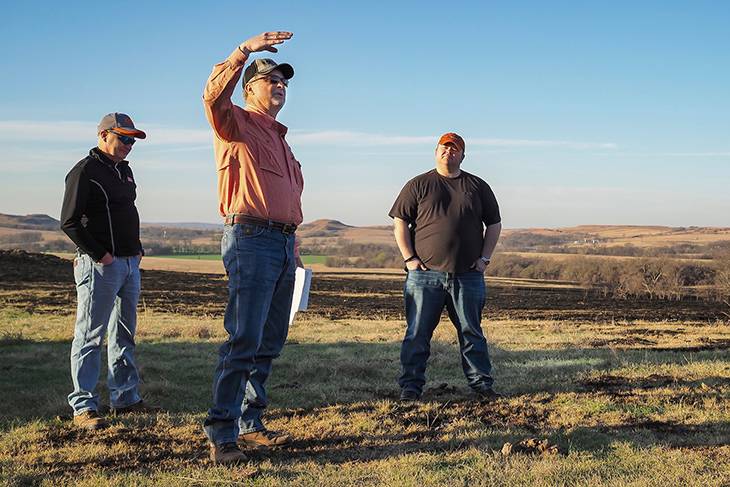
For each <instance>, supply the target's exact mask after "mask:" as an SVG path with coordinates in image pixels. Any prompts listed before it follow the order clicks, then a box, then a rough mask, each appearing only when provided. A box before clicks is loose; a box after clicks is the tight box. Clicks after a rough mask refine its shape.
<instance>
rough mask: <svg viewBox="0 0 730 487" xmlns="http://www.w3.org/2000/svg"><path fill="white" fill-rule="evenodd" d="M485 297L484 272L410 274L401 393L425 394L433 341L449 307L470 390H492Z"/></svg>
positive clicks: (399, 382) (407, 280)
mask: <svg viewBox="0 0 730 487" xmlns="http://www.w3.org/2000/svg"><path fill="white" fill-rule="evenodd" d="M486 295H487V290H486V285H485V284H484V276H483V275H482V273H481V272H477V271H472V272H464V273H459V274H451V273H447V272H441V271H432V270H428V271H408V277H407V278H406V284H405V289H404V296H405V302H406V323H407V328H406V334H405V337H404V338H403V344H402V345H401V353H400V361H401V367H402V369H401V376H400V378H399V380H398V384H399V385H400V387H401V389H407V390H411V391H414V392H416V393H417V394H419V395H420V394H421V393H422V392H423V386H424V384H425V383H426V361H427V360H428V357H429V355H430V354H431V337H432V336H433V332H434V330H435V329H436V326H437V325H438V323H439V320H440V318H441V312H442V311H443V309H444V306H446V309H447V310H448V313H449V318H450V319H451V322H452V323H453V324H454V327H456V333H457V335H458V337H459V347H460V350H461V366H462V368H463V369H464V375H465V376H466V380H467V382H468V384H469V387H471V388H472V389H474V390H476V391H479V390H484V389H488V388H490V387H492V383H493V382H494V381H493V379H492V376H491V373H492V364H491V362H490V361H489V351H488V349H487V340H486V338H485V337H484V333H483V332H482V327H481V324H480V322H481V316H482V309H483V308H484V301H485V299H486Z"/></svg>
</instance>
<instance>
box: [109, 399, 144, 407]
mask: <svg viewBox="0 0 730 487" xmlns="http://www.w3.org/2000/svg"><path fill="white" fill-rule="evenodd" d="M141 402H142V398H141V397H140V398H139V399H138V400H137V401H133V402H130V403H129V404H112V405H111V407H112V408H113V409H123V408H128V407H130V406H134V405H135V404H139V403H141Z"/></svg>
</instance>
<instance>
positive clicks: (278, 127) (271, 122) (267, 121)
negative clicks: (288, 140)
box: [246, 105, 289, 137]
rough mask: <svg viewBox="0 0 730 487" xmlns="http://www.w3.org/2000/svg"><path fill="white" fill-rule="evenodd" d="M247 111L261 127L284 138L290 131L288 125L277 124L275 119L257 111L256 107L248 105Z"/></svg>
mask: <svg viewBox="0 0 730 487" xmlns="http://www.w3.org/2000/svg"><path fill="white" fill-rule="evenodd" d="M246 111H247V112H249V113H251V114H252V115H253V116H254V120H256V122H257V123H258V124H259V125H261V126H263V127H265V128H267V129H270V130H275V131H276V132H278V133H279V135H281V136H282V137H284V136H285V135H286V133H287V131H288V130H289V128H288V127H287V126H286V125H284V124H283V123H281V122H277V121H276V119H275V118H274V117H272V116H271V115H269V114H268V113H266V112H263V111H261V110H259V109H257V108H256V107H253V106H250V105H246Z"/></svg>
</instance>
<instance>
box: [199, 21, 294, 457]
mask: <svg viewBox="0 0 730 487" xmlns="http://www.w3.org/2000/svg"><path fill="white" fill-rule="evenodd" d="M291 37H292V33H291V32H283V31H278V32H264V33H263V34H259V35H257V36H254V37H251V38H250V39H248V40H246V41H244V42H243V43H242V44H240V45H239V46H237V47H236V48H235V49H234V50H233V52H232V53H231V55H230V56H228V58H227V59H226V60H225V61H223V62H222V63H220V64H216V65H215V66H214V67H213V72H212V74H211V75H210V78H208V82H207V84H206V86H205V91H204V93H203V104H204V106H205V115H206V117H207V119H208V122H209V123H210V125H211V127H212V128H213V134H214V139H213V145H214V150H215V160H216V167H217V171H218V194H219V201H220V214H221V216H222V217H223V218H224V221H225V227H224V232H223V239H222V241H221V254H222V256H223V264H224V266H225V268H226V273H227V274H228V290H229V297H228V305H227V307H226V313H225V317H224V319H223V326H224V327H225V329H226V331H227V332H228V340H227V341H226V342H225V343H224V344H223V345H222V346H221V347H220V350H219V360H218V366H217V368H216V370H215V376H214V381H213V406H212V407H211V408H210V409H209V410H208V417H207V418H206V420H205V423H204V429H205V432H206V435H207V436H208V439H209V440H210V444H211V451H210V458H211V460H212V461H213V462H214V463H237V462H240V461H242V460H245V458H246V456H245V455H244V453H243V452H242V451H241V450H240V449H239V447H238V444H239V443H240V444H241V445H242V446H245V447H249V448H262V447H263V448H270V447H276V446H284V445H287V444H288V443H290V441H291V439H290V437H289V435H288V434H286V433H280V432H275V431H271V430H268V429H267V428H266V427H265V426H264V424H263V422H262V420H261V416H262V414H263V412H264V409H265V408H266V405H267V399H266V390H265V388H264V385H265V383H266V379H267V378H268V376H269V373H270V372H271V362H272V360H273V359H274V358H276V357H278V356H279V354H280V353H281V350H282V348H283V346H284V342H285V341H286V336H287V333H288V331H289V330H288V329H289V311H290V308H291V303H292V294H293V289H294V274H295V270H296V267H297V266H298V265H299V266H301V260H300V259H299V256H298V255H297V251H296V249H295V236H294V232H295V230H296V228H297V226H298V225H299V224H301V223H302V206H301V194H302V190H303V188H304V180H303V178H302V172H301V166H300V164H299V162H297V160H296V159H295V158H294V155H293V154H292V151H291V148H290V147H289V144H288V143H287V142H286V139H285V136H286V132H287V127H286V126H285V125H282V124H281V123H279V122H278V121H276V116H277V115H278V113H279V111H280V110H281V109H282V108H283V107H284V103H285V101H286V90H287V86H288V84H289V80H290V79H291V78H292V77H293V76H294V68H292V67H291V65H289V64H277V63H276V62H274V61H273V60H271V59H256V60H254V61H253V62H251V63H250V64H249V65H248V67H246V69H245V70H244V65H245V64H246V62H247V61H249V57H250V55H251V54H252V53H256V52H261V51H269V52H277V49H276V47H274V46H275V45H277V44H281V43H283V42H284V41H286V40H289V39H291ZM241 74H243V82H242V84H243V96H244V100H245V102H246V106H245V107H244V108H241V107H239V106H236V105H234V104H233V102H232V101H231V96H232V95H233V93H234V91H235V90H236V85H237V83H238V80H239V79H240V78H241ZM239 435H240V436H239Z"/></svg>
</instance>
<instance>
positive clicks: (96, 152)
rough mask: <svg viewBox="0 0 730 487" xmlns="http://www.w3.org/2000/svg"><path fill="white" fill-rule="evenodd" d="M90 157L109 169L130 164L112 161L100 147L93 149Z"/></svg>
mask: <svg viewBox="0 0 730 487" xmlns="http://www.w3.org/2000/svg"><path fill="white" fill-rule="evenodd" d="M89 155H90V156H91V157H93V158H94V159H96V160H98V161H99V162H101V163H103V164H105V165H107V166H109V167H114V166H115V165H116V164H129V162H127V161H119V162H114V161H112V160H111V159H109V157H107V155H106V154H104V153H103V152H102V151H101V149H99V148H98V147H94V148H93V149H91V150H90V151H89Z"/></svg>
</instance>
